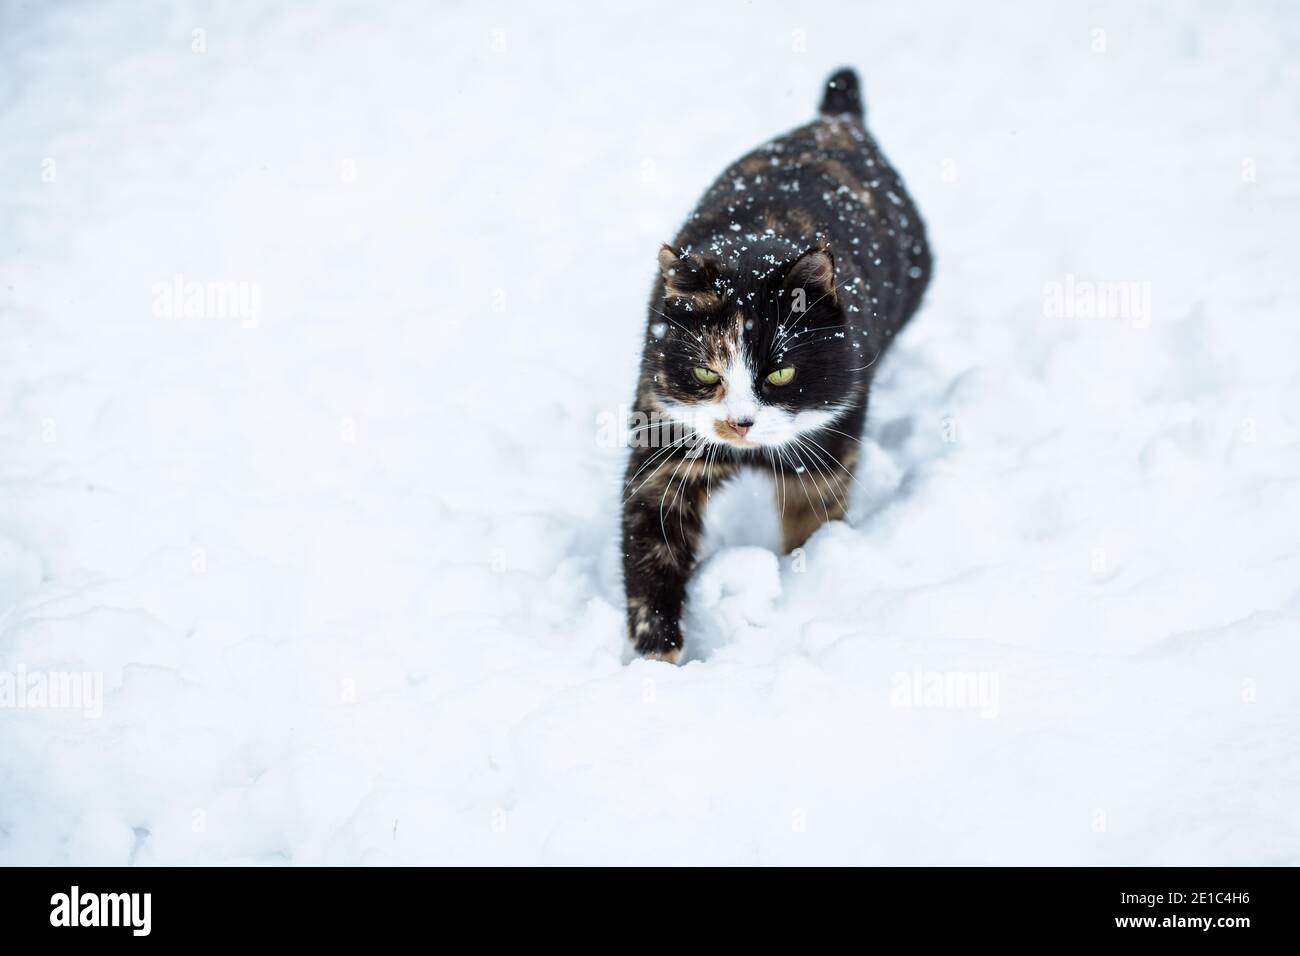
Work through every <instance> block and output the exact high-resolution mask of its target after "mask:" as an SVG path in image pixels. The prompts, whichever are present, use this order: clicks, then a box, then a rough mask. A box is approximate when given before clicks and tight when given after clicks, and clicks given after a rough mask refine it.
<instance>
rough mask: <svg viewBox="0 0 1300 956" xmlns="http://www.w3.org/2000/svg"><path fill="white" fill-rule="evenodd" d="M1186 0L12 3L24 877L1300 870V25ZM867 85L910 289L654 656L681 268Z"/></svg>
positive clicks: (9, 603)
mask: <svg viewBox="0 0 1300 956" xmlns="http://www.w3.org/2000/svg"><path fill="white" fill-rule="evenodd" d="M303 6H305V5H303ZM1162 7H1163V5H1155V4H1150V5H1144V6H1143V7H1142V8H1141V9H1139V8H1138V5H1135V4H1128V3H1116V4H1113V5H1112V4H1085V3H1078V4H1070V5H1058V4H1043V3H1037V2H1031V3H1025V4H1023V5H1020V6H1017V7H1011V6H1008V5H1007V4H997V5H989V6H987V7H985V6H983V5H976V4H967V3H956V2H954V3H951V4H933V5H931V4H917V3H908V4H889V5H879V6H875V5H872V6H868V5H865V4H850V5H846V6H844V7H840V6H838V5H836V4H834V3H830V2H823V3H818V4H810V5H804V6H803V7H802V8H801V9H800V8H797V7H794V6H792V5H790V4H787V3H771V4H768V3H744V4H731V5H726V6H725V8H724V5H722V4H697V5H694V6H685V7H682V6H664V5H662V4H649V5H645V4H642V5H626V7H625V8H624V9H622V10H621V11H618V12H613V11H611V10H610V9H609V5H606V4H592V5H590V6H589V7H587V8H586V9H585V10H583V9H581V8H579V7H577V6H574V5H568V4H566V5H565V9H566V13H565V15H564V16H559V15H557V13H556V12H555V10H554V8H552V7H551V6H548V5H545V4H524V3H519V4H504V3H492V2H487V3H472V4H458V5H455V6H454V7H452V6H451V5H445V4H432V3H422V2H412V3H409V4H396V3H355V4H348V5H338V6H321V5H316V4H313V5H312V9H311V10H306V9H298V10H292V11H291V10H288V9H285V10H283V11H280V12H274V10H273V9H272V7H271V5H269V4H265V3H252V2H249V3H212V4H194V5H192V6H187V5H185V4H177V3H170V2H161V0H160V2H155V3H134V4H93V3H83V4H36V3H21V2H16V0H14V2H8V3H5V4H4V6H3V8H0V9H2V11H3V12H2V13H0V64H2V66H0V183H3V188H0V705H2V706H0V862H3V863H51V862H73V863H104V864H121V863H127V862H135V863H161V864H172V863H208V862H220V863H229V862H240V863H247V862H286V863H298V864H310V863H325V862H331V863H332V862H344V863H352V862H373V863H386V862H421V863H587V862H592V863H594V862H618V863H625V862H626V863H631V862H651V863H663V862H687V863H804V862H813V863H822V862H840V863H848V862H852V863H923V864H928V863H1122V864H1129V863H1134V864H1135V863H1161V864H1190V863H1300V411H1298V409H1300V371H1297V354H1298V350H1297V345H1300V334H1298V333H1297V326H1298V323H1300V315H1298V314H1297V303H1298V302H1300V278H1298V274H1300V273H1298V270H1297V269H1296V253H1297V241H1298V240H1300V146H1298V142H1300V136H1298V127H1297V125H1296V117H1297V116H1300V65H1298V61H1297V60H1296V58H1295V53H1294V51H1295V50H1296V49H1297V47H1300V16H1298V15H1297V13H1296V11H1295V10H1294V7H1293V5H1292V6H1290V7H1289V6H1288V5H1286V4H1277V5H1266V4H1249V5H1245V6H1244V7H1243V6H1241V5H1238V6H1237V7H1233V8H1231V9H1229V7H1230V5H1226V4H1215V3H1205V4H1198V5H1193V4H1177V5H1174V6H1173V7H1172V8H1170V9H1162ZM842 63H847V64H853V65H856V66H857V67H858V68H859V69H860V70H861V72H862V75H863V80H864V83H865V86H866V91H867V100H868V114H869V120H870V123H871V126H872V127H873V130H874V131H875V133H876V134H877V136H878V137H879V139H880V140H881V142H882V144H883V146H884V148H885V149H886V151H887V152H888V153H889V155H890V157H891V158H892V159H893V160H894V162H895V163H896V165H898V166H899V168H900V169H901V170H902V172H903V173H904V175H905V176H906V178H907V180H908V183H909V185H910V187H911V189H912V191H913V193H914V194H915V196H916V198H917V201H918V203H919V205H920V208H921V209H922V211H923V213H924V214H925V216H926V218H927V221H928V223H929V226H930V230H931V236H932V240H933V243H934V246H935V249H936V258H937V273H936V280H935V283H934V284H933V286H932V287H931V291H930V294H929V296H928V299H927V301H926V304H925V306H924V308H923V310H922V312H921V314H920V315H919V316H918V318H917V320H916V321H915V322H914V324H913V326H912V327H911V328H910V329H909V331H908V332H907V334H906V335H905V336H904V337H903V338H902V340H901V341H900V342H899V343H898V346H897V348H896V349H895V351H894V352H893V353H892V354H891V355H890V356H889V359H888V362H887V364H886V365H885V367H884V368H883V370H882V374H881V377H880V379H879V381H878V385H877V388H876V391H875V393H874V397H873V407H872V414H871V421H870V424H869V427H868V435H867V438H866V448H867V452H866V454H865V455H864V461H863V463H862V466H861V469H860V471H859V474H858V480H859V482H860V488H859V489H858V492H857V497H856V500H855V501H854V503H853V507H852V509H851V512H850V517H849V520H848V521H847V522H846V523H841V524H835V525H832V526H829V527H826V528H824V529H823V530H822V531H821V532H820V533H818V534H817V535H816V536H815V537H814V538H813V540H812V541H811V542H810V543H809V545H808V548H807V550H806V553H805V554H804V555H803V556H802V557H801V558H797V559H796V558H789V557H786V558H778V557H777V556H776V554H775V553H774V552H773V550H772V548H773V546H774V545H775V543H776V524H775V518H774V515H773V511H772V504H771V500H770V499H771V488H770V485H769V484H766V483H764V482H763V481H762V480H760V479H753V480H750V481H746V482H742V483H741V484H739V485H737V486H734V487H733V488H731V489H729V490H728V491H727V492H726V493H725V494H724V495H723V497H722V499H721V500H719V501H718V502H717V504H716V509H715V513H714V515H713V519H714V520H713V524H712V526H711V529H710V532H709V551H708V556H707V557H706V560H705V563H704V565H703V567H702V568H701V570H700V573H699V575H698V577H697V579H696V581H695V583H694V587H693V592H692V602H693V603H692V607H691V610H690V616H689V619H688V623H689V631H688V638H689V641H690V644H689V647H688V662H687V663H686V664H685V666H683V667H680V668H674V667H672V666H669V665H666V664H661V663H650V662H645V661H629V660H628V658H627V655H626V649H625V647H624V643H625V641H624V631H623V623H622V619H623V611H622V603H621V583H620V580H619V570H618V568H619V563H618V543H617V540H616V537H617V527H618V524H617V516H618V504H619V475H620V471H621V468H622V465H623V461H624V453H623V452H622V451H621V450H620V449H618V448H616V447H610V445H609V443H608V442H607V441H605V440H604V438H605V437H606V429H605V427H604V425H605V424H606V423H607V422H608V420H609V418H610V417H611V416H615V415H617V414H618V413H619V409H620V406H622V405H624V404H625V403H626V402H627V401H628V400H629V399H630V398H631V395H632V390H633V376H634V369H635V365H636V360H637V351H638V347H639V343H640V336H641V334H642V324H643V321H644V303H645V299H646V295H647V292H648V290H649V286H650V282H651V279H652V276H653V273H654V255H655V251H656V248H657V244H658V243H659V242H660V241H662V240H664V239H666V238H669V237H671V235H672V234H673V232H674V231H675V230H676V228H677V225H678V224H679V222H680V220H681V219H682V217H683V216H684V215H685V214H686V213H687V212H688V210H689V209H690V207H691V206H692V204H693V203H694V202H695V200H696V198H697V197H698V195H699V193H700V192H701V191H702V190H703V188H704V187H705V186H706V185H707V184H708V182H709V181H710V180H711V179H712V177H713V176H714V175H715V174H716V173H718V172H719V171H720V170H721V169H722V168H723V166H724V165H725V164H726V163H727V162H728V161H730V160H731V159H733V158H735V157H736V156H737V155H739V154H740V153H742V152H744V151H745V150H747V149H749V148H750V147H752V146H754V145H756V144H757V143H759V142H760V141H762V140H763V139H765V138H766V137H768V136H770V135H774V134H776V133H778V132H780V131H782V130H784V129H786V128H788V127H790V126H793V125H796V124H798V123H801V122H803V121H805V120H807V119H808V118H809V117H810V116H811V115H812V110H813V106H814V104H815V102H816V100H817V97H818V94H819V89H820V84H821V82H822V80H823V78H824V76H825V75H826V74H827V73H828V72H829V70H830V69H831V68H833V67H835V66H838V65H840V64H842ZM190 283H202V284H204V288H205V291H206V290H207V289H208V288H209V287H210V289H211V291H212V292H213V297H212V299H211V300H204V301H202V302H197V303H196V302H193V301H190V300H189V299H188V298H187V296H186V288H187V285H188V284H190ZM1108 283H1109V284H1111V285H1109V286H1107V285H1101V286H1098V285H1097V284H1108ZM1115 283H1133V285H1124V286H1122V287H1121V286H1116V285H1113V284H1115ZM178 286H179V289H180V292H181V294H180V296H179V298H178V297H177V296H176V294H175V290H176V289H177V287H178ZM1121 288H1122V290H1124V291H1125V292H1126V293H1131V294H1130V295H1128V296H1127V297H1126V298H1123V299H1115V300H1113V301H1111V302H1110V305H1111V306H1114V308H1113V309H1108V307H1107V306H1106V304H1105V300H1104V297H1103V300H1101V304H1099V301H1098V300H1094V301H1093V303H1092V305H1091V306H1090V305H1089V301H1088V294H1089V292H1090V291H1094V292H1095V291H1098V290H1099V289H1100V291H1103V292H1106V291H1112V292H1114V291H1118V290H1120V289H1121ZM217 293H226V294H227V299H228V301H227V303H226V308H224V309H223V308H222V303H221V302H220V301H219V300H218V297H217ZM1115 313H1118V314H1115ZM82 672H85V673H88V674H90V675H92V679H91V681H90V683H88V684H87V685H86V692H87V693H86V696H85V698H84V699H83V700H82V702H81V705H80V706H77V707H70V706H64V707H53V706H49V704H50V703H51V701H50V700H49V698H48V697H47V698H46V700H45V702H44V705H42V700H41V698H40V694H39V692H38V688H44V689H45V690H46V691H49V689H50V688H51V687H53V686H56V684H57V681H58V679H59V675H63V674H71V673H82ZM95 680H102V697H99V696H98V695H97V694H96V693H95V692H94V689H95ZM6 681H7V686H8V687H9V690H10V696H9V697H8V698H7V700H8V703H7V704H6V703H5V701H6V698H5V697H4V689H5V686H6ZM20 683H21V685H22V690H23V692H24V694H26V695H27V696H25V697H23V698H22V699H20V698H19V696H18V693H17V692H18V689H19V684H20ZM60 702H61V703H68V701H67V700H62V701H60ZM19 704H21V705H22V706H19Z"/></svg>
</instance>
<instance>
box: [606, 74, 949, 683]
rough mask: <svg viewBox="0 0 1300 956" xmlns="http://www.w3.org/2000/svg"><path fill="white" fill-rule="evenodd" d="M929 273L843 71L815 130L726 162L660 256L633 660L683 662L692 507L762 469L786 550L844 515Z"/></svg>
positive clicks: (635, 572)
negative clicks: (872, 417)
mask: <svg viewBox="0 0 1300 956" xmlns="http://www.w3.org/2000/svg"><path fill="white" fill-rule="evenodd" d="M930 273H931V259H930V250H929V245H928V244H927V242H926V235H925V227H924V225H923V223H922V222H921V217H920V216H919V215H918V214H917V211H916V208H915V207H914V206H913V204H912V200H911V198H910V197H909V196H908V194H907V192H906V191H905V190H904V188H903V183H902V181H901V180H900V179H899V177H898V174H897V173H895V172H894V170H893V168H892V167H891V166H890V165H889V163H888V162H887V161H886V160H885V158H884V156H883V155H882V154H881V152H880V149H879V148H878V147H877V145H876V143H875V141H874V140H873V139H872V137H871V136H870V134H869V133H868V132H867V130H866V125H865V115H864V110H863V104H862V96H861V92H860V87H859V84H858V78H857V74H856V73H854V71H852V70H850V69H842V70H839V71H837V72H836V73H834V74H833V75H832V76H831V77H830V79H829V80H828V81H827V83H826V87H825V90H824V93H823V96H822V101H821V106H820V109H819V115H818V117H817V119H815V120H814V121H813V122H811V123H809V124H808V125H806V126H801V127H799V128H798V129H795V130H793V131H792V132H789V133H787V134H785V135H784V136H781V137H778V138H777V139H774V140H772V141H770V142H768V143H766V144H764V145H763V146H760V147H759V148H758V149H756V150H754V151H753V152H751V153H749V154H748V155H746V156H744V157H742V158H741V159H740V160H738V161H737V162H735V163H734V164H732V166H731V167H730V168H728V169H727V170H726V172H724V173H723V174H722V175H721V176H720V177H718V179H717V180H716V181H715V182H714V184H713V185H712V186H711V187H710V188H709V189H708V191H707V192H706V193H705V194H704V197H703V198H702V199H701V200H700V203H699V205H698V206H696V208H695V211H694V212H692V213H691V215H690V217H689V218H688V219H687V221H686V224H685V225H684V226H683V227H682V229H681V231H680V232H679V233H678V234H677V237H676V238H675V239H674V241H673V243H672V244H671V245H664V246H663V247H662V248H661V249H660V250H659V275H658V277H657V279H656V281H655V284H654V290H653V293H652V295H651V300H650V314H649V319H648V321H647V324H646V333H645V345H644V352H643V355H642V359H641V371H640V377H639V381H638V384H637V393H636V400H635V403H634V406H633V408H634V415H633V416H632V419H633V428H632V431H631V442H630V444H631V446H632V453H631V456H630V460H629V462H628V467H627V473H626V482H625V485H624V494H623V497H624V503H623V522H622V534H623V575H624V586H625V589H626V593H627V615H628V616H627V626H628V636H629V638H630V640H631V642H632V644H633V646H634V648H635V650H636V651H637V652H638V653H640V654H641V655H643V656H644V657H648V658H654V659H659V660H666V661H670V662H673V663H677V662H678V661H679V659H680V656H681V653H682V645H683V637H682V630H681V616H682V609H683V604H684V602H685V598H686V586H687V582H688V580H689V579H690V575H691V572H692V570H693V568H694V565H695V559H696V548H697V546H698V543H699V538H700V533H701V529H702V525H703V520H704V513H705V508H706V506H707V504H708V500H709V497H710V495H711V494H712V492H713V490H714V489H716V488H717V487H718V486H719V485H720V484H722V483H723V482H725V481H726V480H727V479H728V478H730V477H731V476H733V475H735V474H736V473H737V472H738V471H739V470H740V469H742V468H761V469H764V470H767V471H770V472H771V474H772V476H773V480H774V482H775V485H776V496H775V498H776V500H775V505H776V507H777V508H778V510H779V511H780V516H781V529H782V538H783V545H784V548H785V550H786V551H787V552H789V551H791V550H793V549H795V548H798V547H800V546H801V545H802V544H803V543H804V542H805V541H806V540H807V539H808V537H809V536H810V535H811V534H812V533H813V532H814V531H816V530H817V529H818V528H819V527H820V526H821V525H822V524H823V523H825V522H826V521H830V520H834V519H837V518H842V517H843V516H844V514H845V511H846V509H847V505H848V499H849V494H850V491H851V486H852V484H853V483H854V467H855V465H856V462H857V448H858V444H859V442H858V438H859V436H860V435H861V433H862V428H863V423H864V421H865V419H866V412H867V392H868V390H869V388H870V385H871V381H872V377H873V375H874V374H875V370H876V369H877V368H878V367H879V361H880V357H881V355H882V354H883V353H884V351H885V349H886V348H887V347H888V345H889V343H890V342H891V341H892V340H893V338H894V336H895V335H896V334H897V333H898V331H899V330H900V329H901V328H902V327H903V326H904V324H905V323H906V322H907V321H908V319H910V318H911V317H912V314H913V313H914V312H916V309H917V307H918V306H919V305H920V302H921V297H922V295H923V293H924V292H925V288H926V285H927V284H928V282H929V279H930Z"/></svg>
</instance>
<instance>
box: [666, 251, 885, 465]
mask: <svg viewBox="0 0 1300 956" xmlns="http://www.w3.org/2000/svg"><path fill="white" fill-rule="evenodd" d="M659 269H660V272H661V275H662V280H663V281H662V283H660V284H657V285H656V294H655V299H656V301H655V302H653V303H652V304H651V310H652V311H651V317H650V325H649V328H650V332H649V335H650V338H649V340H648V341H647V350H648V357H649V359H650V369H651V372H652V376H653V381H652V383H651V388H652V389H653V391H654V392H655V394H656V396H657V397H658V399H659V403H660V405H661V406H662V410H663V412H664V414H665V415H666V416H667V417H668V418H670V419H672V420H673V421H675V422H678V423H680V424H682V425H684V426H687V427H688V428H689V429H691V430H693V431H694V433H696V434H698V435H699V436H700V437H701V438H702V439H703V441H705V442H708V443H709V444H716V445H723V446H726V447H729V448H738V449H744V448H748V449H757V448H764V447H779V446H781V445H785V444H787V443H790V442H793V441H795V440H796V439H797V438H798V436H800V435H802V434H806V433H808V432H813V431H816V430H817V429H819V428H824V427H826V426H828V425H830V424H831V423H832V422H833V421H834V420H835V418H836V417H837V416H838V415H839V414H841V413H842V412H844V411H845V410H846V409H847V408H849V407H850V406H851V404H852V401H853V399H854V397H855V396H854V389H855V388H856V387H857V381H858V380H857V376H856V374H855V373H856V372H858V371H860V366H861V365H862V364H863V363H862V361H860V359H861V351H860V350H859V349H858V348H857V347H856V345H855V342H854V333H853V331H852V330H851V329H850V328H849V326H848V323H846V321H845V314H844V302H843V296H842V295H841V292H840V288H839V285H838V283H837V281H836V275H835V260H834V257H833V255H832V254H831V250H830V249H829V248H827V246H826V245H825V244H824V243H821V242H818V243H816V244H814V245H813V246H812V247H811V248H808V247H800V248H794V247H791V246H790V245H788V244H785V243H783V242H780V241H775V240H768V241H763V242H760V243H757V244H754V245H751V246H750V247H748V248H747V249H746V250H745V251H744V252H742V253H741V254H740V255H739V256H737V257H735V258H734V259H727V260H724V259H722V258H720V257H714V256H710V255H709V254H708V253H698V252H678V251H677V250H674V249H673V248H672V247H670V246H664V247H663V248H662V249H660V251H659Z"/></svg>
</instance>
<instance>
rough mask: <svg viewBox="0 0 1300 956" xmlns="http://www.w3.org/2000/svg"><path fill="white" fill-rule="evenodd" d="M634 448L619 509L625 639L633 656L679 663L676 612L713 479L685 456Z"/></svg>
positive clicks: (678, 618) (682, 600) (706, 468)
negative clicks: (621, 540)
mask: <svg viewBox="0 0 1300 956" xmlns="http://www.w3.org/2000/svg"><path fill="white" fill-rule="evenodd" d="M656 451H657V449H638V450H637V451H635V452H634V453H633V455H632V460H631V462H630V464H629V466H628V476H629V477H628V483H627V486H626V487H625V489H624V502H623V583H624V588H625V589H626V592H627V627H628V637H629V638H630V639H631V641H632V645H633V647H635V648H636V651H637V653H638V654H641V655H643V656H645V657H649V658H653V659H656V660H665V661H671V662H672V663H677V661H678V659H679V658H680V657H681V653H682V629H681V616H682V607H683V605H684V604H685V602H686V584H687V581H688V580H689V579H690V575H691V571H692V570H693V569H694V567H695V554H696V548H697V547H698V545H699V539H700V531H701V529H702V527H703V524H704V510H705V506H706V504H707V502H708V492H709V486H710V483H711V482H712V483H716V481H717V476H714V475H710V474H709V466H708V465H706V464H705V463H704V462H702V461H700V460H699V459H698V458H697V457H695V456H693V455H691V454H690V453H689V452H680V451H679V452H675V453H667V454H661V455H660V456H659V457H658V458H656V456H655V452H656Z"/></svg>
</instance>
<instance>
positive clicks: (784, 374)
mask: <svg viewBox="0 0 1300 956" xmlns="http://www.w3.org/2000/svg"><path fill="white" fill-rule="evenodd" d="M793 380H794V366H793V365H787V366H786V367H785V368H779V369H777V370H776V371H775V372H773V373H772V374H771V375H769V376H768V377H767V384H769V385H789V384H790V383H791V382H792V381H793Z"/></svg>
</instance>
